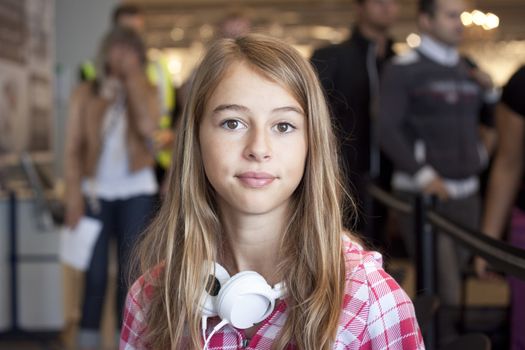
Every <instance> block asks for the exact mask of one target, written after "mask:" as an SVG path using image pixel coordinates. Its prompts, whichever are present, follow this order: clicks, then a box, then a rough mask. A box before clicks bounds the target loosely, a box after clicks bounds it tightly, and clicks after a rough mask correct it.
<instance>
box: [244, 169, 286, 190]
mask: <svg viewBox="0 0 525 350" xmlns="http://www.w3.org/2000/svg"><path fill="white" fill-rule="evenodd" d="M236 177H237V178H238V179H239V181H241V183H243V184H244V185H245V186H247V187H251V188H261V187H265V186H267V185H269V184H271V183H272V182H273V181H274V180H275V179H276V178H277V177H276V176H274V175H272V174H269V173H264V172H252V171H249V172H245V173H242V174H239V175H237V176H236Z"/></svg>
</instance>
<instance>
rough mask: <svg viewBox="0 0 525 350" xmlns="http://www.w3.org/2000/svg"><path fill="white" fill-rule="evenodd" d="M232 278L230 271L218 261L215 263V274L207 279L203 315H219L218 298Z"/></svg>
mask: <svg viewBox="0 0 525 350" xmlns="http://www.w3.org/2000/svg"><path fill="white" fill-rule="evenodd" d="M229 279H230V275H229V274H228V271H226V269H225V268H224V267H222V266H221V265H219V264H218V263H214V275H209V276H208V280H207V281H206V289H205V290H204V295H203V303H202V316H205V317H213V316H217V308H216V306H215V305H216V300H217V296H218V294H219V293H220V291H221V289H222V288H223V287H224V285H225V284H226V283H227V282H228V280H229Z"/></svg>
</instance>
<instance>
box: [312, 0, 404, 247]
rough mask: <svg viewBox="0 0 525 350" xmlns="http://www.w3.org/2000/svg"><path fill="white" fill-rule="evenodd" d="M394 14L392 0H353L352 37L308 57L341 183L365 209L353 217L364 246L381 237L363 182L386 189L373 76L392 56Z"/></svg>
mask: <svg viewBox="0 0 525 350" xmlns="http://www.w3.org/2000/svg"><path fill="white" fill-rule="evenodd" d="M398 12H399V5H398V2H397V0H356V23H355V25H354V26H353V28H352V36H351V37H350V38H349V39H348V40H346V41H345V42H343V43H341V44H339V45H332V46H328V47H324V48H321V49H318V50H316V51H315V52H314V53H313V55H312V58H311V61H312V63H313V65H314V66H315V68H316V69H317V72H318V74H319V78H320V80H321V83H322V84H323V87H324V89H325V91H326V94H327V97H328V101H329V104H330V107H331V109H332V113H333V117H334V118H335V121H336V130H338V131H339V133H338V138H339V142H340V144H341V146H342V159H343V162H344V166H345V170H346V174H347V175H346V184H347V186H349V187H348V188H350V189H352V190H353V193H352V194H353V195H354V198H355V200H356V202H357V205H358V207H359V208H364V209H365V210H364V213H365V215H364V217H362V218H357V222H356V229H357V231H358V232H360V233H362V234H363V235H364V236H365V237H366V239H367V241H368V243H374V244H379V245H381V244H382V243H383V239H384V238H383V237H382V233H381V231H382V229H383V227H381V226H382V223H384V220H382V219H381V218H384V217H385V212H386V210H385V209H384V207H382V206H379V207H378V206H377V205H375V204H373V203H372V199H371V197H370V195H369V194H368V192H367V184H368V182H369V181H370V180H378V182H379V184H380V185H381V186H382V187H386V188H388V187H389V182H390V181H389V179H390V174H391V164H390V163H389V161H388V160H387V159H386V158H385V157H383V156H382V155H380V153H379V149H378V147H377V141H376V139H375V127H374V124H375V119H376V112H377V101H378V97H379V89H378V88H379V77H380V75H381V71H382V67H383V64H384V63H385V62H386V61H387V60H388V59H389V58H390V57H392V56H393V55H394V51H393V49H392V46H393V41H392V39H391V38H390V37H389V29H390V28H391V27H392V25H393V24H394V23H395V21H396V19H397V17H398ZM380 158H381V160H380ZM372 217H373V219H372ZM349 219H350V218H347V220H346V221H347V223H349V222H348V221H349ZM374 222H375V225H372V224H373V223H374Z"/></svg>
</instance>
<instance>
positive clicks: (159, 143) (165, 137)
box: [154, 129, 175, 151]
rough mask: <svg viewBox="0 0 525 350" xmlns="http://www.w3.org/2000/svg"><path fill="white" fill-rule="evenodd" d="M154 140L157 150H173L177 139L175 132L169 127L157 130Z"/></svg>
mask: <svg viewBox="0 0 525 350" xmlns="http://www.w3.org/2000/svg"><path fill="white" fill-rule="evenodd" d="M154 141H155V148H156V149H157V150H159V151H160V150H171V149H172V147H173V142H174V141H175V133H174V132H173V131H172V130H169V129H163V130H157V131H156V132H155V135H154Z"/></svg>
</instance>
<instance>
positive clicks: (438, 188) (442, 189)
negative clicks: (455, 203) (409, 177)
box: [423, 177, 449, 201]
mask: <svg viewBox="0 0 525 350" xmlns="http://www.w3.org/2000/svg"><path fill="white" fill-rule="evenodd" d="M423 192H424V193H426V194H430V195H435V196H437V197H438V198H439V199H440V200H442V201H446V200H447V199H448V198H449V193H448V190H447V188H446V186H445V182H444V181H443V179H442V178H440V177H436V178H435V179H434V180H432V181H431V182H430V183H429V184H428V185H427V186H426V187H425V188H424V189H423Z"/></svg>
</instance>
